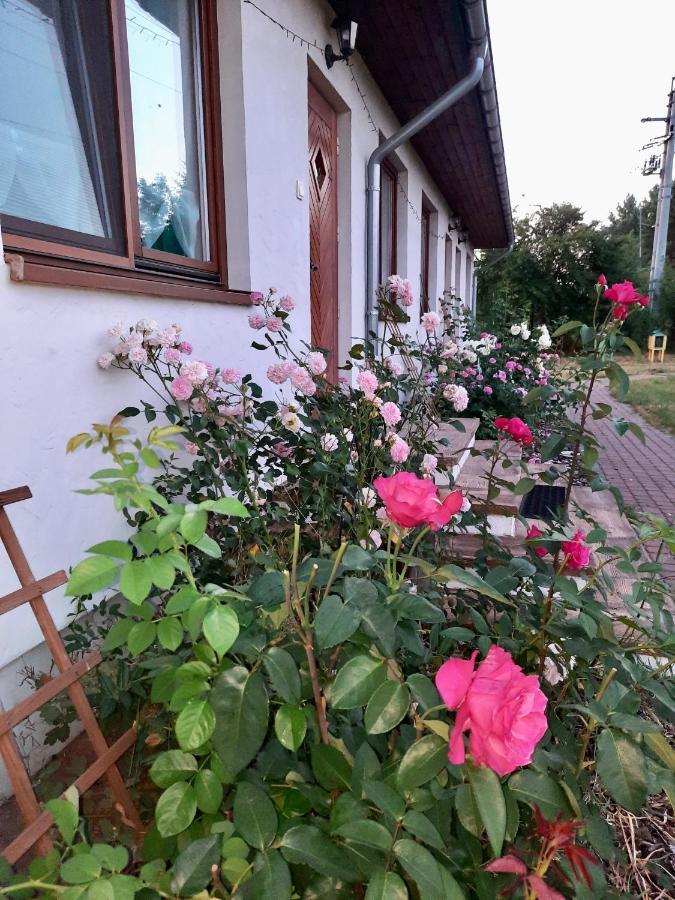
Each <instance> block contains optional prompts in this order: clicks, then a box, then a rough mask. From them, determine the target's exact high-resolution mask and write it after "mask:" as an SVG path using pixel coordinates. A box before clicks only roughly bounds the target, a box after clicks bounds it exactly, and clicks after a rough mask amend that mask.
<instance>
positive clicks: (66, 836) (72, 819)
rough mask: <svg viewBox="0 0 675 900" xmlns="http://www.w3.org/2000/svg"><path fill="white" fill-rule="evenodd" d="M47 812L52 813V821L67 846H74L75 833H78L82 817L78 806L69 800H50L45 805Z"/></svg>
mask: <svg viewBox="0 0 675 900" xmlns="http://www.w3.org/2000/svg"><path fill="white" fill-rule="evenodd" d="M45 808H46V810H47V812H49V813H51V815H52V819H54V822H55V824H56V827H57V828H58V829H59V832H60V834H61V837H62V838H63V840H64V841H65V842H66V844H72V842H73V838H74V837H75V832H76V831H77V823H78V822H79V819H80V815H79V812H78V808H77V806H75V805H74V804H73V803H71V802H70V801H69V800H61V799H60V798H59V799H57V800H48V801H47V802H46V803H45Z"/></svg>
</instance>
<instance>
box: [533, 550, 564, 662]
mask: <svg viewBox="0 0 675 900" xmlns="http://www.w3.org/2000/svg"><path fill="white" fill-rule="evenodd" d="M569 558H570V557H569V554H567V555H566V556H565V558H564V559H563V561H562V565H561V566H560V568H559V569H558V571H557V572H556V574H557V575H560V574H561V573H562V572H563V571H564V569H565V566H566V565H567V560H568V559H569ZM554 588H555V582H554V581H553V579H551V586H550V587H549V589H548V594H547V595H546V599H545V600H544V607H543V609H542V613H541V632H540V642H539V677H540V678H541V676H542V675H543V674H544V666H545V665H546V628H547V626H548V624H549V622H550V621H551V607H552V605H553V591H554Z"/></svg>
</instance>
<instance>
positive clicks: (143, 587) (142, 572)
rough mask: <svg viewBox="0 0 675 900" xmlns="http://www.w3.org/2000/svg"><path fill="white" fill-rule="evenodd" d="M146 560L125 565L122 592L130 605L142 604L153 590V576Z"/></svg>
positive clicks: (136, 560)
mask: <svg viewBox="0 0 675 900" xmlns="http://www.w3.org/2000/svg"><path fill="white" fill-rule="evenodd" d="M145 563H146V560H144V559H135V560H134V561H133V562H130V563H125V564H124V565H123V566H122V571H121V573H120V590H121V591H122V593H123V594H124V596H125V597H126V598H127V600H128V601H129V602H130V603H135V604H136V605H138V604H139V603H142V602H143V601H144V600H145V598H146V597H147V596H148V594H149V593H150V589H151V588H152V576H151V574H150V570H149V569H148V568H147V566H146V565H145Z"/></svg>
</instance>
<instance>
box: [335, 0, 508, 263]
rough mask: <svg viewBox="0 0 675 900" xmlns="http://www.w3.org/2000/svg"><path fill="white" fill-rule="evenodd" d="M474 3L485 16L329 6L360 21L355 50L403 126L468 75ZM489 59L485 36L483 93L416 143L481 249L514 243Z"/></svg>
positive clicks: (389, 6) (343, 3) (417, 0)
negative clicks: (478, 14)
mask: <svg viewBox="0 0 675 900" xmlns="http://www.w3.org/2000/svg"><path fill="white" fill-rule="evenodd" d="M477 3H478V5H480V6H482V7H483V10H484V0H332V6H333V8H334V9H335V11H336V13H340V12H344V13H346V14H348V15H350V16H351V18H353V19H354V20H355V21H357V22H358V25H359V30H358V35H357V41H356V48H357V50H358V52H359V53H360V55H361V56H362V58H363V60H364V62H365V64H366V65H367V66H368V69H369V70H370V72H371V74H372V75H373V77H374V79H375V81H376V82H377V83H378V85H379V87H380V89H381V90H382V92H383V94H384V95H385V97H386V99H387V100H388V102H389V104H390V105H391V107H392V109H393V110H394V113H395V114H396V116H397V118H398V119H399V121H400V122H401V123H402V124H404V123H406V122H408V121H409V120H410V119H411V118H412V117H413V116H415V115H416V114H417V113H419V112H420V111H421V110H423V109H424V108H425V107H427V106H428V105H429V104H430V103H432V102H433V101H434V100H436V99H437V98H438V97H439V96H440V95H441V94H443V93H444V92H445V91H447V90H448V89H449V88H450V87H452V85H454V84H455V83H456V82H458V81H459V80H460V79H461V78H462V77H464V75H466V74H467V73H468V71H469V67H470V61H471V46H472V38H474V39H475V38H476V35H475V34H473V33H472V32H473V30H475V28H472V21H471V16H467V15H466V13H465V10H466V8H467V7H470V6H474V7H475V6H476V5H477ZM472 15H473V16H474V19H475V14H473V13H472ZM485 21H486V22H487V19H485ZM474 43H475V40H474ZM491 60H492V54H491V48H490V46H489V31H488V53H487V56H486V69H485V75H484V76H483V80H482V81H481V84H480V86H479V88H478V89H475V90H473V91H471V93H469V94H468V95H467V96H466V97H464V98H463V99H462V100H460V101H459V102H458V103H457V104H456V105H455V106H454V107H452V108H450V109H449V110H447V111H446V112H444V113H442V114H441V115H440V116H439V117H438V118H437V119H436V120H434V121H433V122H432V123H431V124H430V125H428V126H427V127H426V128H424V129H422V131H420V132H419V133H418V134H417V135H416V136H415V137H414V138H413V139H412V142H411V143H412V145H413V147H414V148H415V150H416V151H417V153H418V154H419V156H420V158H421V159H422V161H423V162H424V164H425V165H426V167H427V169H428V170H429V173H430V174H431V176H432V177H433V179H434V181H435V182H436V183H437V185H438V186H439V188H440V190H441V191H442V193H443V195H444V197H445V198H446V200H447V202H448V204H449V205H450V207H451V209H452V211H453V213H454V214H455V215H458V216H459V217H460V218H461V220H462V222H463V223H464V225H465V227H466V228H467V230H468V233H469V238H470V240H471V243H472V245H473V246H474V247H476V248H489V247H506V246H507V245H508V244H509V243H510V242H511V240H512V238H513V223H512V219H511V209H510V201H509V196H508V184H507V181H506V170H505V166H504V160H503V153H504V151H503V145H502V140H501V127H500V125H499V110H498V106H497V99H496V91H495V89H494V72H493V67H492V62H491ZM386 136H387V137H388V135H386Z"/></svg>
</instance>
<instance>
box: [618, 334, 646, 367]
mask: <svg viewBox="0 0 675 900" xmlns="http://www.w3.org/2000/svg"><path fill="white" fill-rule="evenodd" d="M621 337H622V338H623V342H624V344H625V345H626V346H627V347H628V349H629V350H630V351H631V353H632V354H633V356H634V357H635V359H637V361H638V362H639V361H640V360H641V359H642V350H640V347H639V346H638V345H637V344H636V343H635V341H634V340H633V338H631V337H628V335H627V334H622V335H621Z"/></svg>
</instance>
